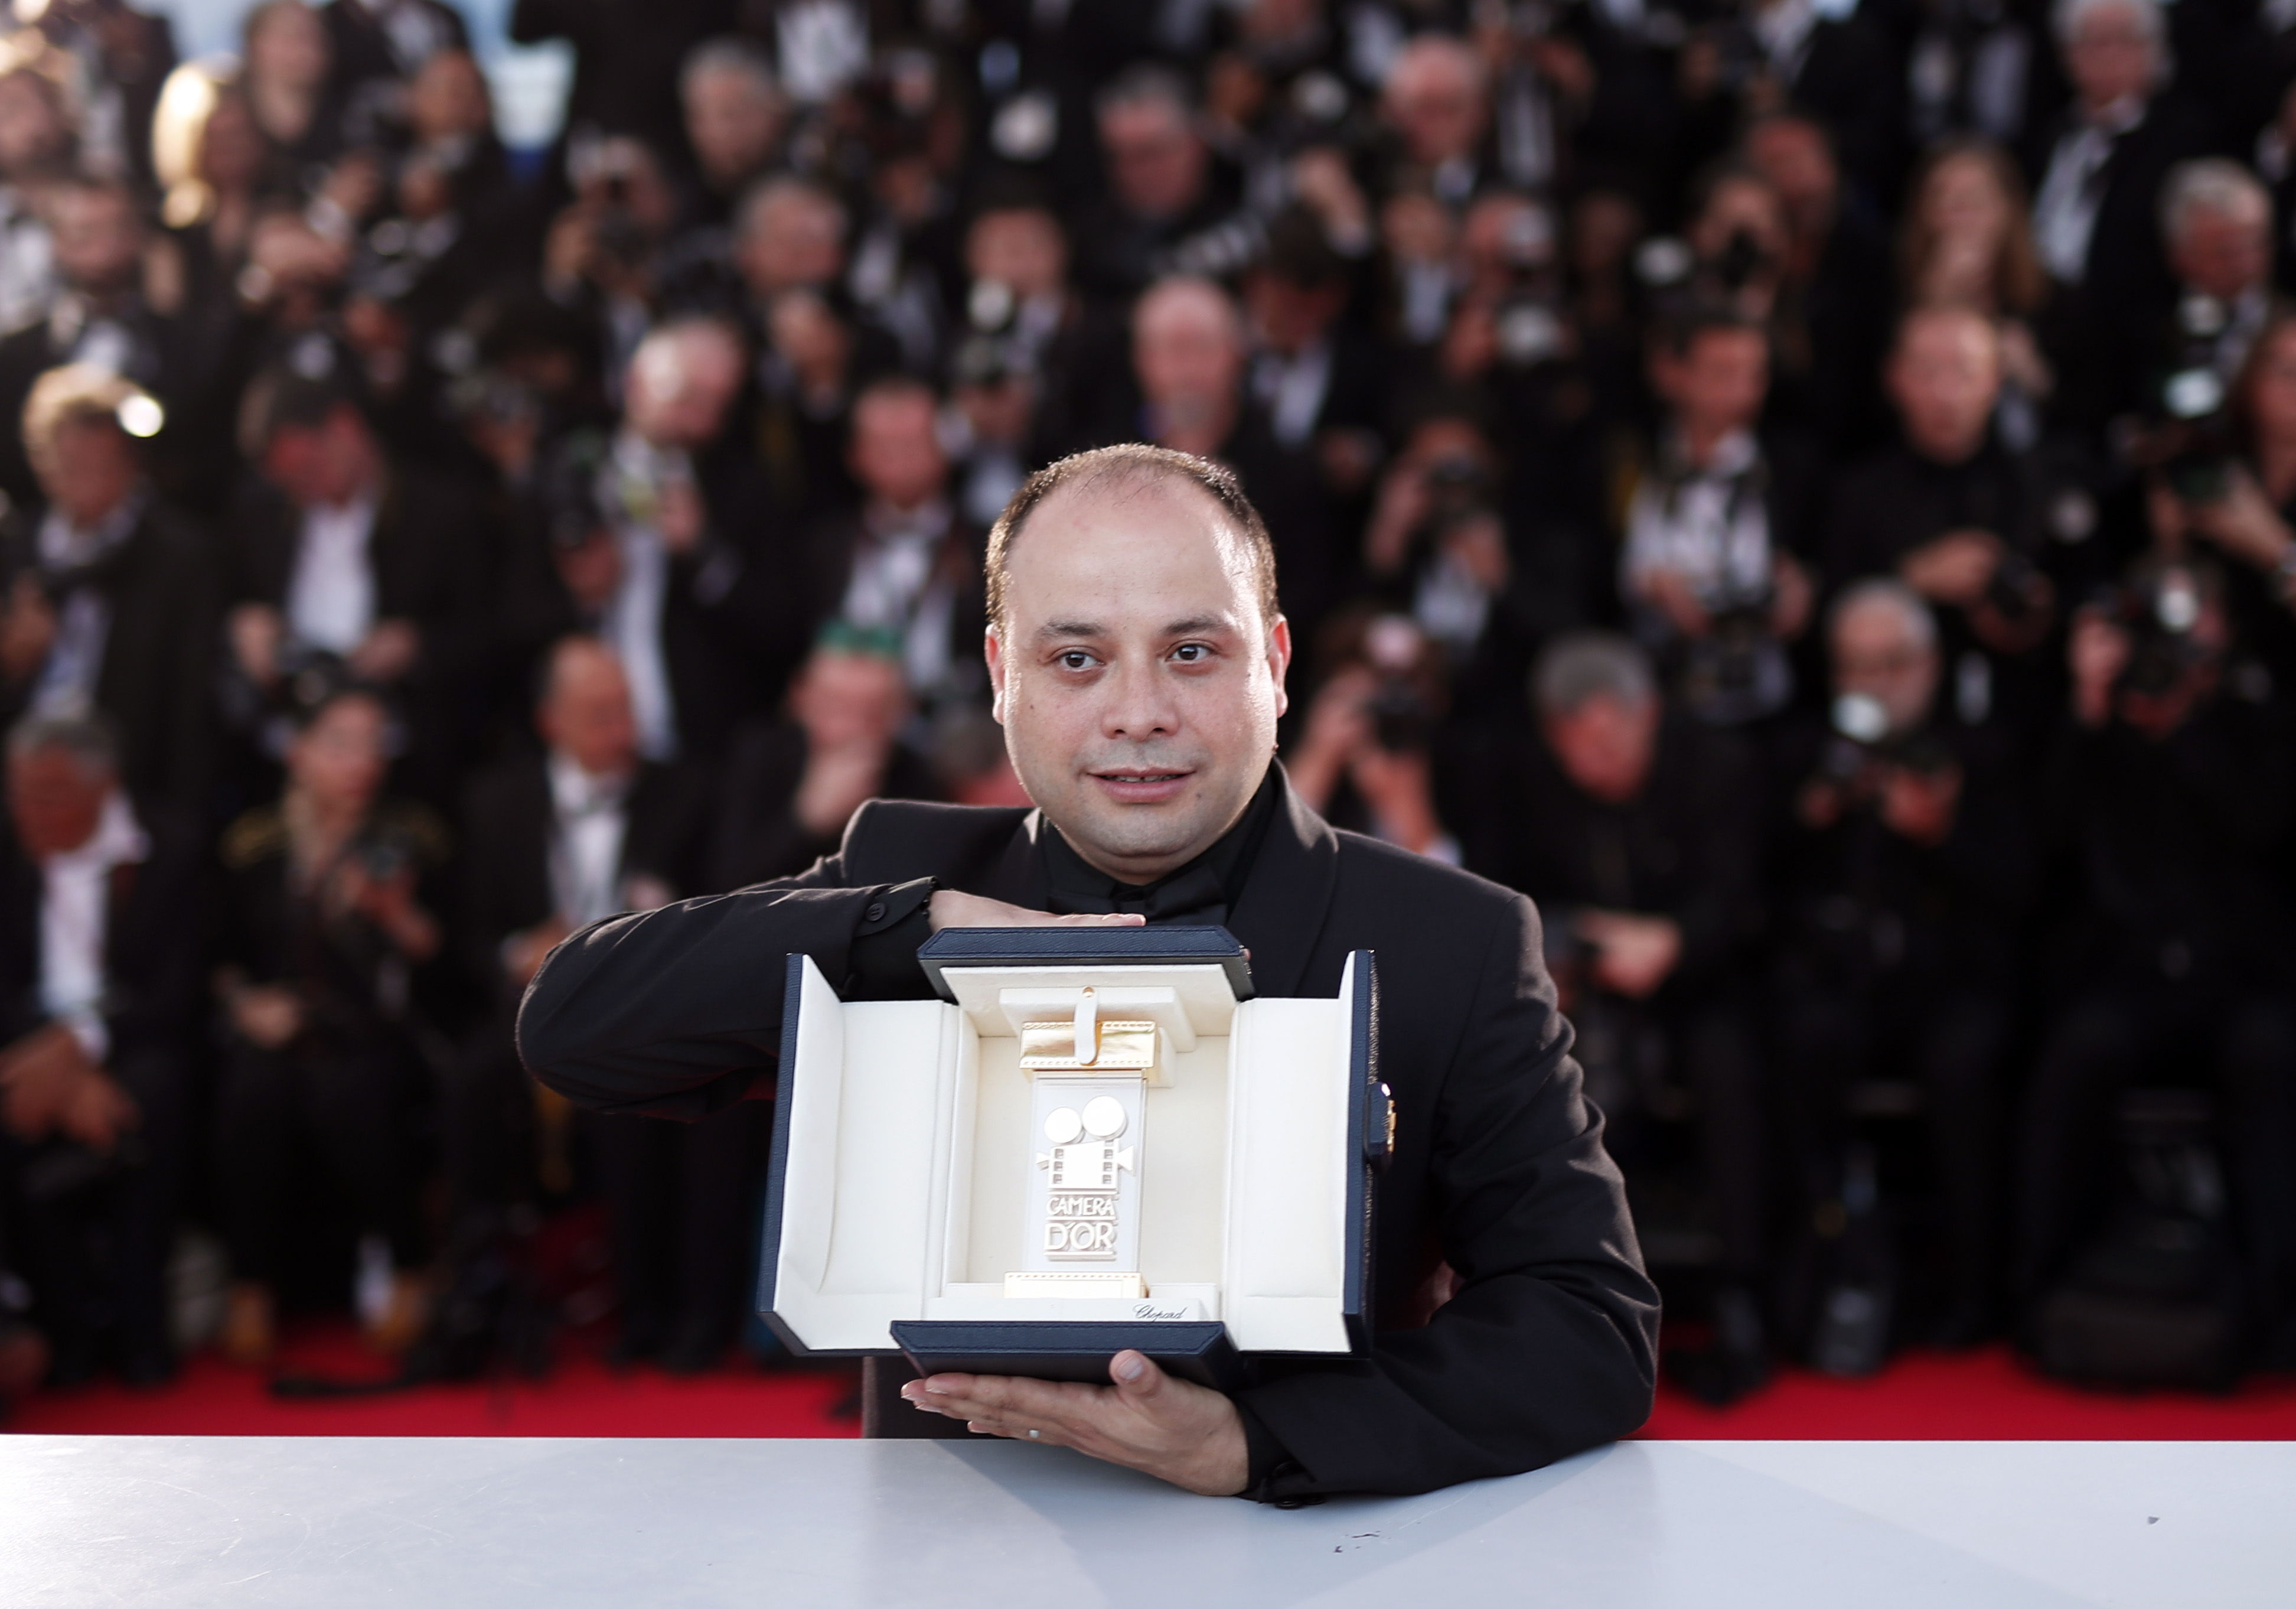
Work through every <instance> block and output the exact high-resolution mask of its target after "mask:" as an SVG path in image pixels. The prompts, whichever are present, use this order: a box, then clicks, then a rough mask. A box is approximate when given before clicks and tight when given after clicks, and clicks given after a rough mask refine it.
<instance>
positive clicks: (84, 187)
mask: <svg viewBox="0 0 2296 1609" xmlns="http://www.w3.org/2000/svg"><path fill="white" fill-rule="evenodd" d="M48 232H49V234H50V237H51V238H52V239H53V242H54V243H55V247H54V249H55V259H56V269H57V271H58V272H59V273H60V274H61V275H62V276H63V280H64V283H67V284H69V285H70V286H71V288H72V289H73V290H75V291H79V292H81V293H82V294H83V295H86V296H93V297H96V298H99V299H101V298H104V297H111V296H117V295H119V293H120V292H122V291H127V290H129V289H131V288H133V287H134V285H135V282H136V279H137V277H138V276H139V275H140V274H141V273H142V271H143V214H142V213H141V212H139V211H137V210H136V207H135V195H134V193H132V192H130V191H129V190H128V188H127V186H126V185H119V184H113V183H111V182H110V181H108V180H98V179H83V180H76V181H74V182H73V183H71V184H69V185H64V186H62V187H61V189H59V190H58V191H57V192H56V193H55V197H54V200H53V201H51V202H50V204H49V210H48Z"/></svg>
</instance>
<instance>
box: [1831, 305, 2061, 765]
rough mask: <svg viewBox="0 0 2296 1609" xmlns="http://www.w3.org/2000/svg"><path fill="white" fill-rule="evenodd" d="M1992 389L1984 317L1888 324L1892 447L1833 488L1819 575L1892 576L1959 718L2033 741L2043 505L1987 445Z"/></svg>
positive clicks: (2046, 690)
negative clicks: (1927, 616)
mask: <svg viewBox="0 0 2296 1609" xmlns="http://www.w3.org/2000/svg"><path fill="white" fill-rule="evenodd" d="M2001 379H2002V362H2001V339H2000V335H1999V333H1998V332H1997V329H1996V327H1995V325H1994V324H1993V321H1992V320H1991V319H1989V318H1988V317H1986V316H1983V315H1982V314H1980V313H1977V312H1974V311H1972V310H1970V309H1967V308H1950V307H1938V308H1916V309H1915V310H1914V311H1913V312H1910V313H1908V314H1907V315H1906V316H1905V317H1904V318H1903V319H1901V320H1900V321H1899V322H1898V340H1897V345H1896V346H1895V348H1894V349H1892V350H1891V352H1890V362H1889V365H1888V367H1887V369H1886V370H1885V371H1884V373H1883V383H1884V385H1885V386H1886V388H1887V389H1888V390H1889V393H1890V400H1891V402H1892V403H1894V404H1895V405H1896V407H1897V410H1898V425H1899V430H1900V439H1899V440H1898V443H1897V445H1895V446H1892V447H1884V448H1882V450H1881V451H1879V452H1877V453H1875V454H1874V455H1872V456H1869V457H1867V458H1866V459H1864V460H1862V461H1861V462H1859V463H1858V464H1856V465H1854V466H1853V467H1852V468H1850V469H1849V471H1848V472H1845V473H1844V474H1843V475H1842V477H1841V480H1840V481H1839V482H1838V483H1837V484H1836V486H1835V488H1834V494H1833V509H1832V511H1831V514H1830V517H1829V519H1828V521H1827V525H1826V534H1825V581H1826V585H1827V587H1829V588H1830V589H1837V590H1838V589H1839V588H1841V587H1846V586H1848V585H1849V584H1850V583H1851V582H1853V581H1856V580H1857V579H1860V578H1862V577H1866V576H1874V575H1891V574H1894V575H1895V576H1897V578H1898V579H1899V580H1901V581H1903V582H1905V584H1906V585H1907V586H1908V587H1912V588H1913V589H1914V590H1915V592H1917V593H1919V594H1921V595H1922V596H1923V598H1924V599H1926V600H1927V601H1928V602H1929V603H1930V604H1931V606H1932V607H1933V608H1935V609H1937V610H1938V611H1939V612H1940V616H1941V618H1940V626H1941V629H1942V632H1943V644H1942V645H1943V649H1944V652H1945V655H1946V664H1947V667H1948V676H1949V677H1951V681H1950V697H1951V701H1952V707H1953V711H1954V713H1955V715H1956V717H1957V718H1959V719H1960V720H1962V721H1963V722H1964V723H1966V724H1969V725H1972V726H1974V725H1981V724H1983V723H1984V722H1985V721H1986V720H1988V719H1989V718H1991V716H1992V715H1993V713H1994V711H1995V710H1996V708H1997V707H1999V708H2001V709H2002V710H2004V711H2005V713H2008V714H2010V715H2011V717H2012V718H2013V719H2015V720H2017V721H2018V722H2019V724H2020V725H2021V726H2022V727H2024V728H2025V729H2027V730H2029V731H2031V732H2033V733H2035V734H2037V735H2038V733H2039V732H2042V731H2045V730H2047V729H2049V728H2051V727H2054V724H2055V705H2056V702H2057V697H2056V694H2057V686H2058V684H2057V683H2056V681H2055V679H2054V676H2053V675H2051V674H2050V673H2049V668H2048V667H2046V666H2045V665H2043V664H2042V663H2041V662H2039V653H2040V649H2041V646H2042V644H2043V643H2044V641H2045V640H2046V637H2047V635H2048V631H2049V627H2050V624H2051V621H2052V620H2053V619H2054V589H2053V588H2052V587H2051V586H2050V584H2049V581H2048V579H2047V578H2046V576H2044V575H2043V574H2042V573H2041V571H2040V570H2039V568H2038V566H2037V565H2036V563H2035V562H2034V554H2035V551H2036V549H2037V548H2038V545H2039V540H2040V526H2041V521H2042V519H2043V516H2044V513H2045V510H2044V507H2043V504H2044V502H2045V492H2044V488H2043V485H2042V478H2041V475H2040V472H2039V470H2038V466H2037V465H2036V464H2034V463H2033V462H2032V460H2031V458H2030V456H2029V455H2023V454H2018V453H2013V452H2012V451H2011V450H2010V449H2009V448H2008V447H2006V446H2005V445H2004V444H2003V443H2002V442H2001V441H2000V439H1998V438H1997V435H1996V434H1995V432H1994V430H1993V419H1994V412H1995V407H1994V405H1995V404H1996V402H1997V401H1998V399H1999V398H2000V394H2001Z"/></svg>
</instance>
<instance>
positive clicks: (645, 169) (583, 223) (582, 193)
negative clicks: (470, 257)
mask: <svg viewBox="0 0 2296 1609" xmlns="http://www.w3.org/2000/svg"><path fill="white" fill-rule="evenodd" d="M566 176H567V179H568V182H569V183H570V185H572V187H573V191H574V199H573V201H571V202H570V203H569V204H568V205H567V206H566V207H565V209H563V210H562V211H561V212H560V213H559V214H558V216H557V217H556V218H553V219H552V220H551V223H550V229H549V233H548V234H547V235H546V236H545V239H544V241H543V246H542V287H543V289H544V290H545V291H547V292H548V293H549V295H550V298H551V300H553V301H555V302H557V303H558V304H559V305H560V306H562V307H566V308H573V309H575V310H576V311H578V312H579V313H580V314H582V316H583V317H584V319H585V320H586V322H587V323H588V324H589V325H590V328H591V330H592V332H594V340H595V341H596V342H597V362H596V365H595V366H596V368H597V369H598V372H599V373H601V374H604V375H605V376H606V380H607V389H608V391H609V392H610V394H616V395H618V394H619V391H620V389H621V381H622V371H623V369H624V367H625V366H626V365H627V364H628V362H629V360H630V357H631V354H632V353H633V352H635V350H636V349H637V344H638V342H639V341H640V340H641V339H643V338H644V335H645V332H646V326H647V324H648V323H649V322H650V321H651V320H652V317H653V316H654V309H655V307H656V304H657V302H658V300H659V299H660V292H661V289H662V286H661V278H662V275H661V267H662V262H661V257H662V248H663V246H664V245H665V244H666V243H667V242H668V240H669V236H670V232H671V230H672V229H674V228H675V227H676V224H677V193H676V190H674V189H673V188H672V187H671V185H670V180H669V176H668V173H667V172H665V171H664V169H663V164H662V159H661V156H660V152H658V151H657V150H656V149H655V148H653V147H652V146H651V145H648V144H646V143H645V142H644V140H641V139H638V138H636V137H635V136H632V135H612V136H611V137H608V138H603V139H602V138H599V137H597V136H595V135H592V136H591V137H589V138H586V139H585V138H576V139H573V140H570V141H569V142H568V143H567V147H566Z"/></svg>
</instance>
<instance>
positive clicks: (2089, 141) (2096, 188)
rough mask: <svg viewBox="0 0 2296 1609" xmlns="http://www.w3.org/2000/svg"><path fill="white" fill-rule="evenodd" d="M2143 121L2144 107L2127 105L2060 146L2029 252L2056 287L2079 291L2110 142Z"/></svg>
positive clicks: (2039, 200) (2038, 202) (2037, 203)
mask: <svg viewBox="0 0 2296 1609" xmlns="http://www.w3.org/2000/svg"><path fill="white" fill-rule="evenodd" d="M2143 121H2144V102H2143V101H2140V100H2135V99H2131V100H2127V101H2123V102H2121V103H2119V104H2118V105H2116V106H2114V107H2112V109H2111V110H2109V111H2107V112H2106V113H2105V114H2104V116H2103V117H2102V118H2100V119H2095V120H2094V121H2086V122H2083V123H2082V124H2081V126H2080V127H2078V128H2075V129H2071V130H2069V131H2068V132H2067V133H2066V134H2065V135H2064V136H2063V137H2062V139H2060V140H2058V142H2057V148H2056V150H2055V151H2054V152H2052V153H2051V154H2050V157H2049V171H2048V172H2047V173H2046V175H2044V176H2042V179H2041V191H2040V194H2039V195H2038V197H2036V198H2035V200H2034V202H2033V246H2034V250H2037V251H2038V252H2039V253H2040V258H2041V266H2042V267H2044V268H2046V269H2047V270H2048V271H2049V274H2050V276H2051V277H2052V278H2054V279H2055V280H2056V281H2057V283H2060V284H2066V285H2077V284H2079V283H2081V281H2082V279H2084V278H2085V277H2086V276H2087V274H2088V242H2089V237H2090V236H2091V235H2092V234H2095V233H2096V211H2097V208H2098V207H2099V206H2100V205H2101V204H2102V203H2103V201H2104V165H2105V163H2107V162H2108V161H2110V160H2112V146H2113V142H2114V141H2116V140H2118V139H2119V138H2120V136H2121V135H2124V134H2127V133H2128V131H2129V130H2130V129H2132V128H2134V127H2136V126H2137V125H2138V124H2139V123H2141V122H2143Z"/></svg>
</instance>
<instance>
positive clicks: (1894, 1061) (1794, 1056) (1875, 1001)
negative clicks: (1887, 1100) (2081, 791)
mask: <svg viewBox="0 0 2296 1609" xmlns="http://www.w3.org/2000/svg"><path fill="white" fill-rule="evenodd" d="M1826 626H1827V631H1826V639H1827V646H1828V648H1829V650H1830V653H1831V660H1832V668H1833V709H1832V711H1831V716H1830V718H1828V719H1827V720H1826V721H1825V722H1824V723H1823V724H1820V723H1816V722H1812V723H1808V724H1806V725H1803V726H1800V727H1794V728H1792V729H1790V730H1789V731H1788V733H1787V734H1786V735H1784V738H1783V739H1782V741H1781V743H1780V748H1779V758H1780V763H1781V770H1780V773H1779V776H1780V780H1781V782H1782V783H1783V784H1784V787H1785V790H1786V792H1787V813H1788V815H1787V820H1786V822H1785V824H1784V834H1783V841H1781V843H1780V844H1779V846H1778V853H1777V857H1776V858H1777V863H1778V872H1777V881H1776V887H1777V899H1778V906H1777V910H1778V917H1779V924H1778V944H1777V952H1776V956H1775V980H1774V988H1775V1022H1776V1023H1777V1044H1776V1049H1777V1058H1778V1067H1779V1071H1780V1073H1781V1075H1782V1080H1783V1084H1784V1088H1783V1092H1782V1093H1783V1096H1784V1102H1783V1108H1784V1119H1785V1123H1786V1132H1787V1134H1788V1136H1789V1137H1790V1138H1791V1141H1792V1159H1793V1167H1794V1170H1795V1175H1796V1179H1797V1183H1798V1185H1799V1187H1800V1193H1801V1196H1800V1199H1801V1203H1802V1205H1803V1208H1804V1211H1803V1213H1802V1214H1800V1221H1802V1222H1808V1223H1815V1224H1816V1228H1817V1234H1818V1237H1819V1243H1820V1244H1818V1245H1817V1246H1816V1247H1815V1248H1809V1247H1804V1248H1801V1252H1802V1254H1803V1255H1804V1257H1805V1258H1806V1259H1808V1261H1809V1263H1810V1264H1812V1265H1813V1274H1814V1277H1812V1278H1811V1279H1810V1280H1809V1281H1808V1284H1810V1285H1812V1286H1813V1287H1814V1288H1812V1289H1810V1290H1808V1291H1807V1292H1806V1293H1803V1299H1804V1300H1808V1301H1814V1303H1815V1311H1814V1312H1812V1313H1810V1314H1808V1315H1802V1314H1796V1315H1795V1317H1796V1318H1797V1319H1798V1320H1799V1321H1800V1322H1801V1323H1803V1324H1806V1325H1808V1345H1809V1350H1810V1353H1811V1356H1812V1359H1813V1361H1815V1362H1816V1364H1817V1365H1818V1366H1819V1367H1822V1368H1825V1369H1826V1370H1828V1371H1829V1372H1833V1373H1837V1374H1847V1375H1863V1374H1870V1373H1872V1372H1873V1371H1874V1369H1876V1368H1878V1367H1880V1366H1881V1364H1882V1360H1883V1359H1884V1358H1885V1357H1886V1355H1887V1350H1888V1348H1889V1346H1890V1344H1891V1342H1892V1341H1893V1339H1894V1338H1895V1337H1896V1336H1897V1335H1898V1334H1901V1333H1903V1332H1904V1331H1905V1330H1907V1328H1909V1327H1910V1326H1908V1325H1907V1322H1906V1318H1905V1315H1904V1314H1903V1313H1902V1312H1900V1311H1899V1310H1898V1307H1899V1303H1900V1300H1901V1293H1900V1291H1899V1288H1898V1276H1897V1266H1898V1251H1897V1248H1896V1246H1895V1244H1894V1243H1893V1239H1892V1236H1891V1234H1890V1226H1889V1223H1888V1219H1887V1218H1886V1216H1885V1215H1884V1214H1883V1213H1882V1210H1881V1207H1880V1205H1879V1203H1877V1202H1876V1201H1875V1200H1874V1196H1873V1190H1874V1183H1873V1178H1872V1172H1871V1168H1870V1159H1869V1158H1868V1157H1866V1155H1865V1154H1864V1148H1863V1147H1862V1146H1860V1145H1857V1143H1856V1142H1855V1141H1854V1138H1853V1133H1852V1129H1851V1126H1850V1113H1849V1096H1850V1093H1851V1089H1852V1087H1853V1086H1854V1085H1856V1084H1857V1083H1858V1082H1859V1081H1861V1080H1874V1079H1902V1080H1909V1081H1911V1082H1913V1083H1915V1084H1916V1085H1917V1086H1919V1088H1920V1089H1921V1091H1922V1098H1923V1103H1924V1112H1925V1116H1926V1119H1927V1128H1928V1131H1929V1136H1930V1154H1931V1160H1932V1165H1933V1168H1934V1178H1935V1179H1936V1187H1937V1191H1938V1194H1939V1205H1940V1208H1941V1211H1940V1217H1941V1219H1942V1228H1943V1234H1942V1239H1943V1243H1944V1244H1943V1245H1942V1247H1941V1251H1942V1253H1943V1255H1942V1258H1941V1262H1942V1265H1943V1269H1944V1274H1945V1278H1944V1288H1943V1290H1942V1291H1941V1293H1939V1294H1940V1298H1941V1300H1940V1303H1939V1309H1938V1310H1937V1311H1936V1312H1935V1313H1933V1314H1931V1315H1930V1324H1929V1326H1928V1333H1929V1334H1930V1335H1931V1338H1932V1339H1933V1340H1934V1341H1936V1342H1938V1343H1939V1344H1942V1345H1949V1346H1966V1345H1970V1344H1972V1343H1973V1342H1978V1341H1980V1340H1982V1339H1984V1338H1985V1337H1987V1336H1988V1335H1989V1334H1991V1332H1992V1330H1993V1328H1994V1326H1996V1324H1997V1322H1998V1317H1999V1293H1998V1290H1997V1285H1998V1280H1999V1276H2000V1263H2001V1252H2000V1235H1999V1230H1998V1219H1999V1216H2000V1206H1999V1203H1998V1199H1997V1198H1998V1193H1999V1190H2000V1173H2001V1157H2000V1152H2001V1143H2002V1134H2003V1131H2004V1127H2005V1112H2004V1111H2003V1105H2004V1099H2005V1097H2004V1092H2003V1090H2002V1088H2001V1079H2002V1058H2003V1055H2004V1054H2005V1051H2006V1049H2007V1047H2008V1038H2009V1034H2010V1030H2011V1025H2012V1009H2013V1000H2014V993H2013V990H2014V986H2015V983H2016V978H2015V966H2014V961H2015V956H2016V945H2017V940H2018V936H2019V932H2020V928H2021V924H2022V923H2023V921H2024V919H2025V916H2026V907H2027V899H2028V894H2029V891H2030V886H2031V876H2030V852H2029V845H2028V843H2027V841H2026V833H2025V828H2024V822H2025V813H2024V812H2025V803H2024V800H2023V797H2022V794H2023V789H2022V786H2021V777H2020V776H2019V775H2018V772H2017V768H2016V763H2015V761H2016V751H2015V749H2014V746H2013V743H2010V742H2009V741H2008V740H2007V739H2006V737H2005V735H2004V734H2003V733H2001V732H2000V731H1999V729H1998V728H1970V727H1961V726H1956V725H1951V724H1947V723H1942V722H1940V721H1939V718H1938V710H1937V706H1938V702H1939V686H1940V683H1941V681H1942V679H1943V677H1944V672H1945V665H1944V659H1943V654H1942V653H1941V651H1940V645H1939V635H1938V628H1937V622H1936V620H1935V617H1933V616H1932V615H1931V612H1930V611H1929V607H1928V605H1927V604H1925V603H1923V601H1922V599H1921V598H1920V596H1919V595H1916V594H1915V593H1914V592H1913V591H1912V590H1911V589H1909V588H1908V587H1906V586H1905V585H1904V584H1903V583H1902V582H1898V581H1895V580H1886V579H1874V580H1868V581H1863V582H1860V583H1858V584H1857V585H1856V586H1854V587H1850V588H1849V591H1847V592H1845V593H1843V594H1842V595H1841V597H1840V598H1838V599H1836V600H1835V602H1834V603H1833V608H1832V610H1831V611H1830V612H1829V613H1828V616H1827V621H1826ZM1795 1305H1800V1303H1799V1302H1797V1303H1796V1304H1795Z"/></svg>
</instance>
